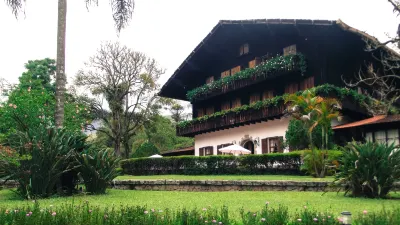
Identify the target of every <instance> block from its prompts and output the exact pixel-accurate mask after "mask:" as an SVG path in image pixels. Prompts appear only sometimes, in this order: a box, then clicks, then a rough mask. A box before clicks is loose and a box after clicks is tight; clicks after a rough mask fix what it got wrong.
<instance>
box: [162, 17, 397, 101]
mask: <svg viewBox="0 0 400 225" xmlns="http://www.w3.org/2000/svg"><path fill="white" fill-rule="evenodd" d="M257 32H258V33H257ZM262 32H264V33H262ZM247 33H251V34H255V35H265V33H267V35H304V36H332V35H339V36H340V35H344V34H353V36H354V37H355V38H359V39H360V40H361V39H368V40H370V41H372V42H379V41H378V40H377V39H376V38H375V37H373V36H370V35H368V34H367V33H365V32H362V31H360V30H357V29H355V28H353V27H350V26H348V25H347V24H345V23H344V22H342V21H341V20H337V21H334V20H303V19H256V20H221V21H219V22H218V24H217V25H216V26H215V27H214V28H213V29H212V30H211V31H210V33H209V34H208V35H207V36H206V37H205V38H204V39H203V40H202V41H201V42H200V43H199V44H198V45H197V46H196V48H195V49H194V50H193V51H192V52H191V53H190V54H189V56H188V57H187V58H186V59H185V60H184V61H183V62H182V64H181V65H180V66H179V67H178V68H177V69H176V71H175V72H174V73H173V74H172V76H171V77H170V78H169V80H168V81H167V82H166V83H165V84H164V86H163V87H162V89H161V91H160V92H159V95H160V96H164V97H170V98H175V99H181V100H187V99H186V92H187V91H188V90H190V89H192V88H193V87H190V86H188V85H189V84H190V83H191V77H190V76H189V74H194V73H195V72H196V71H199V70H201V69H202V68H204V67H205V66H207V62H209V60H218V59H220V58H221V52H223V51H224V50H225V51H227V47H226V46H225V47H224V46H223V45H222V44H221V43H224V45H225V44H226V43H227V42H228V41H235V40H234V39H235V38H239V37H241V36H243V34H247ZM384 49H385V50H387V51H388V52H390V53H392V54H396V55H397V56H399V55H398V54H397V53H396V52H395V51H393V50H392V49H390V48H388V47H386V46H385V47H384ZM192 79H193V77H192Z"/></svg>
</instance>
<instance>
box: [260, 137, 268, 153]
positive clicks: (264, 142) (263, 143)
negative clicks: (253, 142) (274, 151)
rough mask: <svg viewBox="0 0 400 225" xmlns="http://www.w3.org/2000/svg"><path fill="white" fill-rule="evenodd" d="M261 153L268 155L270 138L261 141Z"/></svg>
mask: <svg viewBox="0 0 400 225" xmlns="http://www.w3.org/2000/svg"><path fill="white" fill-rule="evenodd" d="M261 153H262V154H267V153H268V138H264V139H261Z"/></svg>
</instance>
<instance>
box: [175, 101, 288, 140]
mask: <svg viewBox="0 0 400 225" xmlns="http://www.w3.org/2000/svg"><path fill="white" fill-rule="evenodd" d="M284 110H285V106H284V104H283V102H282V103H280V104H279V105H278V106H269V107H266V108H262V109H259V110H255V109H250V110H246V111H242V112H238V113H235V112H231V113H228V114H226V115H224V116H221V117H216V118H209V119H208V120H206V121H201V122H200V121H197V122H195V123H193V124H191V125H188V126H186V127H183V128H182V127H181V128H180V127H177V128H176V133H177V135H178V136H185V137H193V136H194V135H196V134H201V133H206V132H211V131H217V130H224V129H228V128H233V127H239V126H243V125H247V124H254V123H257V122H262V121H267V120H273V119H277V118H280V117H281V116H282V115H283V111H284Z"/></svg>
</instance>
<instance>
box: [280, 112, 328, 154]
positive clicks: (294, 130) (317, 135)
mask: <svg viewBox="0 0 400 225" xmlns="http://www.w3.org/2000/svg"><path fill="white" fill-rule="evenodd" d="M307 132H308V131H307V129H306V128H305V127H304V125H303V122H302V121H300V120H296V119H291V120H290V121H289V126H288V129H287V130H286V134H285V140H286V143H287V144H288V145H289V148H290V149H291V150H293V149H296V150H302V149H307V148H309V146H310V140H309V138H308V136H307ZM328 136H329V140H330V142H329V143H328V148H331V147H332V145H333V143H332V141H333V139H332V136H333V130H332V128H330V127H329V128H328ZM312 140H313V142H314V145H315V146H316V147H317V148H321V147H322V135H321V126H320V125H318V126H316V127H315V128H314V129H313V131H312Z"/></svg>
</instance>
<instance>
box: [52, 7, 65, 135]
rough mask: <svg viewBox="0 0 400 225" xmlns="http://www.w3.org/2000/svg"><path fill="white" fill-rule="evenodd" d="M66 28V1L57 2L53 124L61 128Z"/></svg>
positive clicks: (62, 119) (63, 99)
mask: <svg viewBox="0 0 400 225" xmlns="http://www.w3.org/2000/svg"><path fill="white" fill-rule="evenodd" d="M66 26H67V0H58V27H57V64H56V68H57V70H56V110H55V115H54V118H55V124H56V126H57V127H62V126H63V122H64V101H65V85H66V76H65V33H66Z"/></svg>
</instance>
